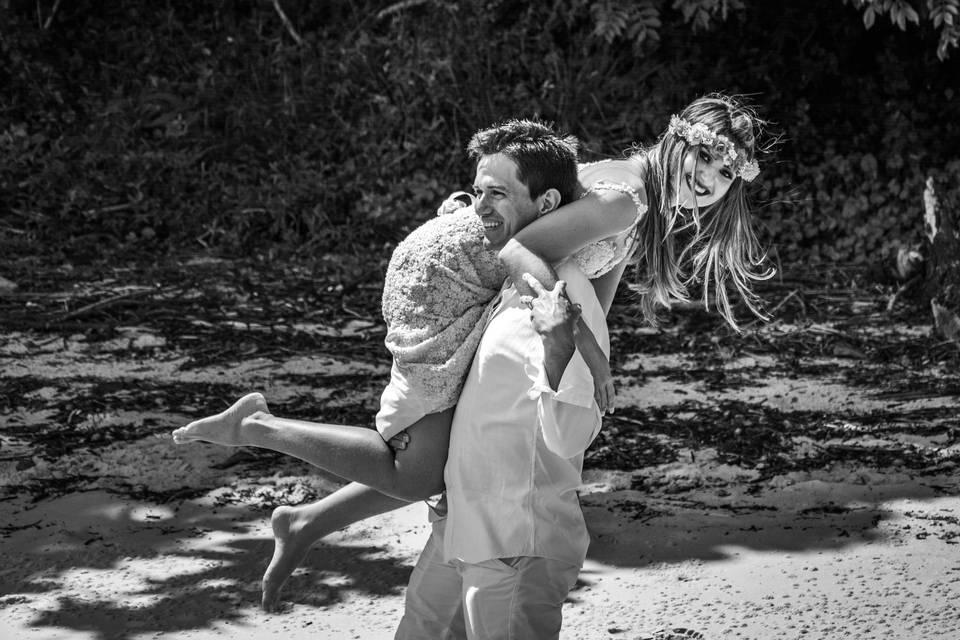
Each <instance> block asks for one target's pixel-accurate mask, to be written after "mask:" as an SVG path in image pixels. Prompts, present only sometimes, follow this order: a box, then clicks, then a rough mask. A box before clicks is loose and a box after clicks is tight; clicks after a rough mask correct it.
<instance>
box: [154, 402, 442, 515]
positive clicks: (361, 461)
mask: <svg viewBox="0 0 960 640" xmlns="http://www.w3.org/2000/svg"><path fill="white" fill-rule="evenodd" d="M261 403H262V405H263V407H264V408H260V405H261ZM265 407H266V403H265V402H264V401H263V396H261V395H260V394H255V393H254V394H249V395H247V396H244V397H243V398H241V399H240V400H238V401H237V402H236V403H235V404H234V405H233V406H232V407H230V408H229V409H227V410H226V411H224V412H223V413H221V414H218V415H216V416H211V417H209V418H204V419H203V420H198V421H196V422H191V423H190V424H188V425H187V426H185V427H181V428H179V429H177V430H175V431H174V432H173V438H174V441H175V442H177V443H178V444H182V443H186V442H193V441H205V442H212V443H214V444H222V445H226V446H234V447H236V446H252V447H262V448H265V449H272V450H273V451H279V452H280V453H286V454H288V455H291V456H294V457H296V458H300V459H301V460H305V461H306V462H309V463H310V464H313V465H315V466H318V467H320V468H321V469H325V470H326V471H329V472H330V473H333V474H335V475H338V476H340V477H341V478H345V479H347V480H351V481H354V482H360V483H361V484H365V485H367V486H370V487H373V488H374V489H376V490H378V491H380V492H381V493H385V494H387V495H389V496H393V497H395V498H400V499H401V500H421V499H423V498H426V497H429V496H431V495H434V494H436V493H438V492H439V491H440V488H441V487H442V480H443V464H444V461H445V460H446V459H447V443H448V441H449V437H450V423H451V421H452V419H453V408H450V409H447V410H445V411H441V412H439V413H434V414H430V415H428V416H425V417H424V418H421V419H420V421H418V422H417V423H416V431H417V433H418V437H416V438H415V440H414V442H415V445H414V448H413V450H411V448H410V447H408V448H407V450H405V453H406V455H394V451H393V449H391V448H390V446H389V445H388V444H387V443H386V442H385V441H384V440H383V438H382V437H380V434H379V433H377V431H375V430H373V429H368V428H365V427H354V426H346V425H339V424H324V423H319V422H307V421H305V420H291V419H287V418H278V417H277V416H274V415H271V414H270V413H268V412H267V411H266V408H265ZM411 428H412V427H411ZM411 428H408V429H407V431H408V432H411ZM414 451H415V452H416V455H413V452H414ZM425 461H426V462H427V463H425Z"/></svg>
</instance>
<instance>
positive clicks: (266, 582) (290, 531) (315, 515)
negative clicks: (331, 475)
mask: <svg viewBox="0 0 960 640" xmlns="http://www.w3.org/2000/svg"><path fill="white" fill-rule="evenodd" d="M408 504H410V503H409V502H407V501H405V500H400V499H398V498H391V497H390V496H387V495H384V494H382V493H380V492H379V491H377V490H376V489H371V488H370V487H368V486H366V485H362V484H359V483H357V482H351V483H350V484H348V485H346V486H345V487H341V488H340V489H338V490H336V491H334V492H333V493H331V494H330V495H328V496H326V497H325V498H323V499H321V500H318V501H317V502H313V503H310V504H305V505H300V506H295V507H286V506H284V507H277V508H276V509H274V511H273V516H271V518H270V524H271V526H272V527H273V544H274V546H273V557H272V558H271V559H270V565H269V566H268V567H267V571H266V572H265V573H264V574H263V580H262V581H261V587H262V588H263V598H262V600H261V606H262V607H263V610H264V611H274V610H276V607H277V599H278V598H279V597H280V590H281V589H282V588H283V585H284V584H285V583H286V581H287V578H289V577H290V574H292V573H293V570H294V569H296V568H297V567H298V566H300V563H302V562H303V559H304V557H305V556H306V555H307V551H309V550H310V547H311V546H312V545H313V543H314V542H316V541H317V540H319V539H320V538H322V537H324V536H326V535H327V534H330V533H333V532H334V531H337V530H338V529H342V528H344V527H346V526H347V525H350V524H353V523H354V522H358V521H360V520H364V519H366V518H369V517H371V516H375V515H379V514H381V513H387V512H389V511H393V510H394V509H399V508H400V507H403V506H406V505H408Z"/></svg>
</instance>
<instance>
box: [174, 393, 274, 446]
mask: <svg viewBox="0 0 960 640" xmlns="http://www.w3.org/2000/svg"><path fill="white" fill-rule="evenodd" d="M259 411H262V412H264V413H269V412H270V410H269V409H268V408H267V401H266V400H265V399H264V397H263V395H262V394H259V393H248V394H247V395H245V396H243V397H242V398H240V399H239V400H237V401H236V402H234V403H233V405H232V406H231V407H230V408H229V409H227V410H226V411H224V412H222V413H218V414H217V415H215V416H209V417H207V418H203V419H202V420H196V421H195V422H191V423H190V424H188V425H187V426H185V427H180V428H179V429H177V430H175V431H174V432H173V441H174V442H175V443H177V444H184V443H186V442H194V441H197V440H202V441H204V442H212V443H214V444H222V445H225V446H228V447H239V446H243V445H244V444H246V443H245V442H244V441H243V438H242V434H241V429H240V423H241V422H242V421H243V419H244V418H247V417H249V416H251V415H253V414H254V413H257V412H259Z"/></svg>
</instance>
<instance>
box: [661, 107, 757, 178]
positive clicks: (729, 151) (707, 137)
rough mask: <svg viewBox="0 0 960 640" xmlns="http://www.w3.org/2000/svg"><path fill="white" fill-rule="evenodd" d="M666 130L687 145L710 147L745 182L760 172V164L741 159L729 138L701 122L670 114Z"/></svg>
mask: <svg viewBox="0 0 960 640" xmlns="http://www.w3.org/2000/svg"><path fill="white" fill-rule="evenodd" d="M667 131H668V132H670V133H672V134H673V135H675V136H679V137H681V138H683V139H684V140H686V141H687V144H689V145H703V146H705V147H712V148H713V149H714V150H716V152H717V153H719V154H720V156H721V157H722V158H723V163H724V164H725V165H727V166H729V167H732V168H735V170H734V173H736V175H737V176H739V177H741V178H743V179H744V180H746V181H747V182H752V181H753V179H754V178H756V177H757V176H758V175H759V174H760V165H758V164H757V161H756V160H743V158H742V157H741V155H740V153H739V152H738V151H737V147H736V145H735V144H733V142H732V141H731V140H730V138H728V137H727V136H725V135H722V134H720V133H715V132H713V131H711V130H710V128H709V127H707V125H705V124H703V123H702V122H698V123H696V124H690V123H689V122H687V121H686V120H684V119H683V118H681V117H680V116H675V115H674V116H670V126H669V127H667Z"/></svg>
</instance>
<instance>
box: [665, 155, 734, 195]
mask: <svg viewBox="0 0 960 640" xmlns="http://www.w3.org/2000/svg"><path fill="white" fill-rule="evenodd" d="M734 180H736V176H735V175H734V173H733V169H731V168H730V167H728V166H727V165H725V164H724V163H723V158H722V157H721V156H720V154H719V153H717V152H715V151H714V150H713V149H711V148H710V147H706V146H703V145H698V146H695V147H690V148H689V149H687V152H686V153H685V154H684V156H683V162H682V163H681V175H680V181H679V182H680V192H679V193H678V194H677V199H676V204H677V205H678V206H680V207H683V208H684V209H693V203H694V198H696V204H697V206H698V207H699V208H701V209H703V208H704V207H709V206H710V205H712V204H714V203H716V202H719V201H720V199H721V198H723V196H725V195H726V194H727V191H729V190H730V185H732V184H733V181H734ZM675 184H677V180H676V178H674V179H673V180H671V185H675Z"/></svg>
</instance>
